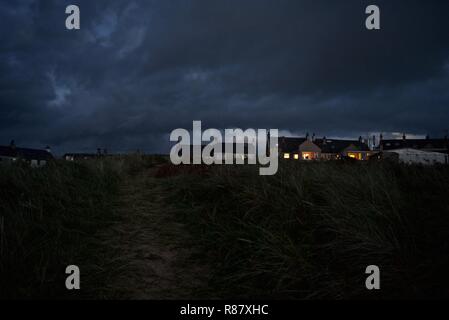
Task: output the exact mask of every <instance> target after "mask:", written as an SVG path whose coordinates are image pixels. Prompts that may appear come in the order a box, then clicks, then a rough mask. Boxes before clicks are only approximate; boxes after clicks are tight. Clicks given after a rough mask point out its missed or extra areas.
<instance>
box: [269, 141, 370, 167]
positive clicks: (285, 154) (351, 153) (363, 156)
mask: <svg viewBox="0 0 449 320" xmlns="http://www.w3.org/2000/svg"><path fill="white" fill-rule="evenodd" d="M278 147H279V154H280V156H281V158H283V159H291V160H305V161H312V160H337V159H343V158H352V159H355V160H368V158H369V156H370V155H371V154H373V152H372V151H371V150H370V148H369V147H368V144H367V143H366V142H365V141H364V140H363V139H362V138H361V137H360V138H359V140H341V139H327V138H326V137H324V138H322V139H315V136H314V135H313V136H312V137H309V135H307V136H306V137H305V138H291V137H280V138H279V145H278Z"/></svg>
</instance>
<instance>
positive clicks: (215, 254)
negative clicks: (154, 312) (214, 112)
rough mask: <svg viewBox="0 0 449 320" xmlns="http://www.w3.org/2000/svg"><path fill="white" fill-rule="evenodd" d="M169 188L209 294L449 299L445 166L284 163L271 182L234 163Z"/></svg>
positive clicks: (174, 181)
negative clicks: (371, 282)
mask: <svg viewBox="0 0 449 320" xmlns="http://www.w3.org/2000/svg"><path fill="white" fill-rule="evenodd" d="M165 183H166V185H167V189H168V190H169V193H170V194H171V195H172V196H171V197H170V198H169V201H170V203H176V204H177V206H178V209H179V211H178V216H179V218H180V219H181V220H182V221H184V222H186V223H187V224H188V225H189V226H190V228H191V230H192V232H193V233H194V234H195V236H196V239H197V241H198V243H200V244H201V245H202V246H203V248H204V251H205V253H206V254H205V256H204V259H205V260H207V261H208V262H212V263H213V268H212V269H213V270H215V272H214V275H213V278H212V279H213V280H212V282H213V283H212V284H211V287H212V288H213V292H211V295H213V296H218V297H224V298H275V299H281V298H286V299H295V298H299V299H313V298H321V299H323V298H326V299H347V298H439V297H448V296H449V281H448V280H449V277H448V275H447V268H448V267H449V254H448V253H449V250H448V249H449V168H447V167H433V168H424V167H419V166H400V165H394V164H388V163H383V164H382V163H376V164H367V163H363V164H356V163H306V164H302V163H290V162H285V163H282V164H281V167H280V171H279V172H278V174H277V175H276V176H273V177H261V176H259V175H258V172H257V169H256V168H251V167H235V166H233V167H215V168H213V170H210V172H209V174H208V175H207V176H205V177H201V178H198V176H196V175H192V174H184V175H179V176H176V177H171V178H168V179H166V180H165ZM368 265H378V266H379V267H380V269H381V288H382V289H381V290H380V291H378V292H372V291H368V290H366V289H365V279H366V276H367V275H365V269H366V267H367V266H368Z"/></svg>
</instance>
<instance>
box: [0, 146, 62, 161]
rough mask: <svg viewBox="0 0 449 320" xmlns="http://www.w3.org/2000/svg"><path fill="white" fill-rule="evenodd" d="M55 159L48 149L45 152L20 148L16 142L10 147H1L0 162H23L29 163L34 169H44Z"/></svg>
mask: <svg viewBox="0 0 449 320" xmlns="http://www.w3.org/2000/svg"><path fill="white" fill-rule="evenodd" d="M52 159H53V155H52V154H51V150H50V148H49V147H47V148H46V149H45V150H41V149H29V148H18V147H16V145H15V143H14V141H11V143H10V145H9V146H0V162H2V163H12V162H16V161H22V162H26V163H29V164H30V165H31V166H32V167H42V166H44V165H46V164H47V163H48V162H49V161H51V160H52Z"/></svg>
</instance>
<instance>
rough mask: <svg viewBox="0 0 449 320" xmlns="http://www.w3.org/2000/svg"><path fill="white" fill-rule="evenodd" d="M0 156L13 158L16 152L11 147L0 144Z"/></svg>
mask: <svg viewBox="0 0 449 320" xmlns="http://www.w3.org/2000/svg"><path fill="white" fill-rule="evenodd" d="M0 156H2V157H8V158H14V157H17V152H16V151H15V150H14V149H12V148H11V147H4V146H0Z"/></svg>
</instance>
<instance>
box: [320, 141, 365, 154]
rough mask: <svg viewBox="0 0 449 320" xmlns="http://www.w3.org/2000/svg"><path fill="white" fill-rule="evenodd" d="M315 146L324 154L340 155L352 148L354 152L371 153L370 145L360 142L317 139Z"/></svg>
mask: <svg viewBox="0 0 449 320" xmlns="http://www.w3.org/2000/svg"><path fill="white" fill-rule="evenodd" d="M315 144H316V145H318V146H319V147H320V148H321V152H323V153H340V152H343V151H344V150H345V149H347V148H349V147H351V146H353V147H354V150H352V151H370V149H369V147H368V145H367V144H366V143H363V142H361V141H359V140H339V139H325V140H324V139H317V140H315Z"/></svg>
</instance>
